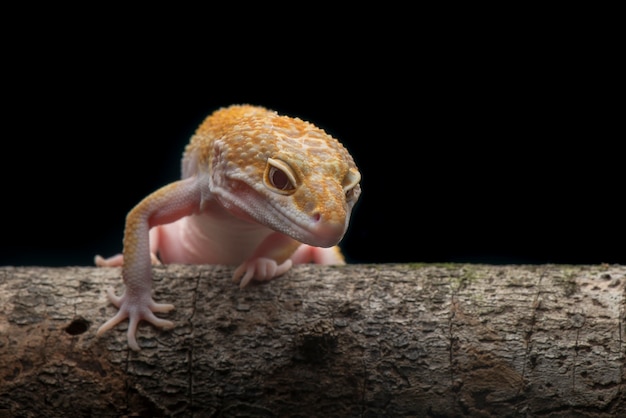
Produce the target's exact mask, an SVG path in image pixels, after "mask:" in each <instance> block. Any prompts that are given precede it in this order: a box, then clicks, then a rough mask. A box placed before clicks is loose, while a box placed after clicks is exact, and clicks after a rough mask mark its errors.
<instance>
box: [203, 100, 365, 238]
mask: <svg viewBox="0 0 626 418" xmlns="http://www.w3.org/2000/svg"><path fill="white" fill-rule="evenodd" d="M258 109H259V108H252V110H258ZM251 114H252V117H249V118H241V119H240V121H239V123H238V124H237V125H236V126H235V127H234V128H233V129H232V130H231V131H229V133H228V134H227V135H224V136H222V138H220V139H219V140H216V141H215V142H214V144H215V152H214V153H213V155H214V158H213V161H212V164H211V165H212V167H213V169H212V178H213V181H212V192H214V193H215V194H216V195H217V197H218V199H219V200H220V201H221V202H222V204H223V205H224V206H225V207H226V208H227V209H229V210H230V211H231V212H232V213H234V214H236V215H238V216H240V217H243V218H248V219H250V218H251V219H252V220H254V221H256V222H258V223H260V224H263V225H265V226H267V227H268V228H271V229H273V230H275V231H279V232H281V233H284V234H286V235H288V236H290V237H292V238H293V239H295V240H297V241H300V242H302V243H305V244H308V245H312V246H316V247H331V246H333V245H336V244H337V243H339V241H341V239H342V238H343V236H344V234H345V232H346V230H347V228H348V224H349V221H350V215H351V212H352V209H353V207H354V205H355V204H356V202H357V200H358V198H359V195H360V193H361V188H360V180H361V174H360V173H359V170H358V169H357V167H356V165H355V163H354V160H353V159H352V157H351V155H350V154H349V153H348V151H347V150H346V149H345V148H344V147H343V145H341V144H340V143H339V142H338V141H337V140H336V139H335V138H333V137H332V136H330V135H328V134H327V133H326V132H324V131H323V130H321V129H319V128H317V127H315V126H314V125H312V124H310V123H308V122H304V121H302V120H300V119H297V118H290V117H286V116H279V115H278V114H276V113H275V112H272V111H267V110H264V112H261V113H258V112H252V111H251Z"/></svg>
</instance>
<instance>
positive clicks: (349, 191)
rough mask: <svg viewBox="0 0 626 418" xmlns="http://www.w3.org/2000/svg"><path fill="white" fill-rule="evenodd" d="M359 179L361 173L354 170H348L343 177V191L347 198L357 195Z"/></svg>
mask: <svg viewBox="0 0 626 418" xmlns="http://www.w3.org/2000/svg"><path fill="white" fill-rule="evenodd" d="M360 181H361V173H359V172H358V171H356V170H350V171H348V173H347V174H346V176H345V177H344V178H343V192H344V193H345V195H346V199H347V200H351V199H355V198H358V197H359V193H360V188H359V187H358V186H359V182H360Z"/></svg>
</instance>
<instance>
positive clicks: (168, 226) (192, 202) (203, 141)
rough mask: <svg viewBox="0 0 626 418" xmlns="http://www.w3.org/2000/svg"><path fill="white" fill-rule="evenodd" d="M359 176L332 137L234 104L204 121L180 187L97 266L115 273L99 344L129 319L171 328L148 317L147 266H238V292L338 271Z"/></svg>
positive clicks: (164, 195)
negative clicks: (119, 285) (118, 288)
mask: <svg viewBox="0 0 626 418" xmlns="http://www.w3.org/2000/svg"><path fill="white" fill-rule="evenodd" d="M360 179H361V175H360V173H359V170H358V169H357V167H356V165H355V163H354V160H353V158H352V157H351V155H350V154H349V153H348V151H347V150H346V149H345V147H344V146H343V145H341V143H339V142H338V141H337V140H336V139H335V138H333V137H332V136H330V135H329V134H327V133H326V132H324V131H323V130H322V129H320V128H317V127H316V126H315V125H313V124H311V123H309V122H305V121H303V120H301V119H298V118H292V117H288V116H282V115H279V114H278V113H276V112H274V111H271V110H268V109H265V108H263V107H258V106H250V105H234V106H230V107H227V108H222V109H219V110H217V111H216V112H214V113H213V114H212V115H210V116H209V117H207V118H206V119H205V121H204V122H203V123H202V124H201V125H200V127H199V128H198V129H197V130H196V132H195V134H194V135H193V136H192V138H191V140H190V142H189V144H188V145H187V147H186V148H185V151H184V153H183V160H182V178H181V180H178V181H176V182H173V183H171V184H168V185H166V186H164V187H162V188H160V189H158V190H157V191H155V192H153V193H152V194H150V195H149V196H147V197H146V198H144V199H143V200H142V201H141V202H140V203H139V204H137V205H136V206H135V207H134V208H133V209H132V210H131V211H130V212H129V213H128V215H127V217H126V226H125V230H124V242H123V247H124V248H123V254H118V255H116V256H113V257H110V258H107V259H104V258H102V257H100V256H96V258H95V262H96V265H98V266H103V267H105V266H122V277H123V280H124V283H125V290H124V294H123V295H122V296H116V295H115V294H114V292H113V291H112V290H109V291H108V297H109V299H110V301H111V302H112V303H113V304H114V305H115V306H117V307H118V312H117V314H116V315H115V316H114V317H112V318H111V319H109V320H108V321H107V322H106V323H104V324H103V325H102V326H101V327H100V328H99V330H98V335H101V334H102V333H104V332H105V331H107V330H109V329H111V328H113V327H115V326H116V325H117V324H118V323H120V322H121V321H123V320H125V319H127V318H128V320H129V326H128V332H127V337H128V344H129V347H130V348H132V349H134V350H139V345H138V344H137V340H136V330H137V325H138V323H139V322H140V321H142V320H145V321H148V322H150V323H152V324H153V325H155V326H158V327H162V328H171V327H172V326H173V324H172V322H170V321H167V320H164V319H161V318H159V317H157V316H156V315H155V314H154V313H155V312H168V311H170V310H171V309H173V308H174V307H173V305H170V304H161V303H156V302H155V301H154V300H153V298H152V294H151V291H152V272H151V265H152V264H153V263H158V262H163V263H184V264H227V265H233V266H237V267H236V268H235V270H234V273H233V281H234V282H236V283H239V284H240V286H241V287H242V288H243V287H245V286H247V285H248V284H249V283H250V282H251V281H252V280H259V281H267V280H271V279H273V278H274V277H277V276H280V275H282V274H284V273H285V272H287V271H288V270H289V269H290V268H291V266H292V265H293V264H298V263H309V262H313V263H319V264H344V262H345V261H344V258H343V256H342V254H341V251H340V250H339V248H338V246H337V244H338V243H339V242H340V241H341V239H342V238H343V236H344V234H345V232H346V229H347V227H348V224H349V221H350V214H351V212H352V208H353V207H354V205H355V203H356V202H357V200H358V198H359V195H360V192H361V189H360Z"/></svg>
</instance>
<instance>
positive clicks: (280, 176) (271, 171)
mask: <svg viewBox="0 0 626 418" xmlns="http://www.w3.org/2000/svg"><path fill="white" fill-rule="evenodd" d="M264 181H265V185H266V186H268V187H269V188H271V189H272V190H274V191H276V192H278V193H281V194H290V193H291V192H293V191H294V190H295V189H296V176H295V175H294V173H293V170H292V169H291V167H289V165H288V164H287V163H285V162H283V161H281V160H275V159H273V158H268V159H267V168H266V170H265V178H264Z"/></svg>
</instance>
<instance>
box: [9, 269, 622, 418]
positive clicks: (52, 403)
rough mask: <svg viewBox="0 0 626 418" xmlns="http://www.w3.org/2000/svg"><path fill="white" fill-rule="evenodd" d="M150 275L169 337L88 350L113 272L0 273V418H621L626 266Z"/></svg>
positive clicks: (147, 329) (105, 341)
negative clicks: (256, 276)
mask: <svg viewBox="0 0 626 418" xmlns="http://www.w3.org/2000/svg"><path fill="white" fill-rule="evenodd" d="M231 274H232V269H231V268H230V267H225V266H181V265H169V266H158V267H155V268H154V279H155V280H154V293H155V299H156V300H157V301H158V302H167V303H174V304H175V306H176V309H175V311H173V312H171V313H169V314H167V315H163V316H164V317H167V318H168V319H171V320H173V321H174V322H175V324H176V327H175V328H174V329H172V330H167V331H165V330H157V329H155V328H154V327H152V326H150V325H147V324H144V325H142V326H140V328H139V331H138V335H139V344H140V345H141V347H142V350H141V351H140V352H133V351H131V350H129V349H128V347H127V345H126V335H125V326H126V324H125V323H124V324H123V326H119V327H118V328H116V329H114V330H112V331H110V332H108V333H106V334H105V335H104V336H102V337H100V338H96V337H95V332H96V330H97V328H98V326H100V324H102V323H103V322H104V321H105V320H106V319H108V318H109V317H110V316H112V315H113V314H114V312H115V308H114V307H113V306H112V305H110V304H109V303H108V302H107V300H106V297H105V290H106V288H108V287H115V288H116V291H117V293H118V294H120V293H121V291H122V289H123V283H122V281H121V278H120V269H117V268H90V267H67V268H45V267H10V266H6V267H0V417H36V416H37V417H38V416H46V417H57V416H58V417H66V416H89V417H105V416H106V417H108V416H151V417H160V416H180V417H209V416H250V417H268V416H275V417H315V416H323V417H327V416H338V417H339V416H341V417H381V416H389V417H405V416H412V417H422V416H430V417H458V416H480V417H491V416H493V417H514V416H515V417H517V416H551V417H555V416H556V417H570V416H589V417H592V416H593V417H616V416H626V386H625V382H626V373H625V359H626V343H625V341H624V340H625V338H626V337H625V336H626V329H625V325H624V324H625V322H626V321H625V311H626V309H625V307H626V303H625V300H626V297H625V289H626V266H620V265H593V266H563V265H528V266H492V265H472V264H450V265H435V264H415V265H406V264H405V265H393V264H381V265H347V266H335V267H333V266H318V265H303V266H296V267H295V268H293V269H292V270H291V271H290V272H289V273H287V274H286V275H285V276H283V277H281V278H279V279H276V280H274V281H272V282H270V283H267V284H262V285H253V286H251V287H249V288H247V289H244V290H240V289H239V288H238V287H237V286H236V285H234V284H233V283H232V282H231V281H230V275H231Z"/></svg>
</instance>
